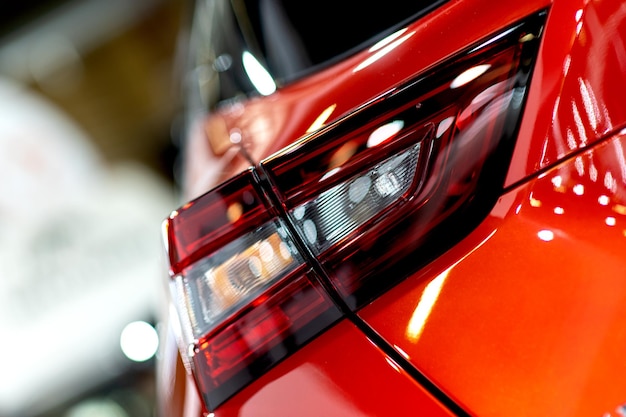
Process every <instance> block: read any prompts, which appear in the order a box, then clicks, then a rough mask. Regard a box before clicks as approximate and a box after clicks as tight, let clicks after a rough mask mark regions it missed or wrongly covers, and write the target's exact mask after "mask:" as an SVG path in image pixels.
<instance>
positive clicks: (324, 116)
mask: <svg viewBox="0 0 626 417" xmlns="http://www.w3.org/2000/svg"><path fill="white" fill-rule="evenodd" d="M335 108H337V104H331V105H330V106H328V107H327V108H326V109H324V111H323V112H322V113H320V115H319V116H317V119H315V121H314V122H313V123H312V124H311V126H309V128H308V129H307V130H306V133H311V132H315V131H316V130H317V129H319V128H321V127H323V126H324V124H325V123H326V121H327V120H328V118H329V117H330V116H331V115H332V114H333V112H334V111H335Z"/></svg>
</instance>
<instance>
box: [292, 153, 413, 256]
mask: <svg viewBox="0 0 626 417" xmlns="http://www.w3.org/2000/svg"><path fill="white" fill-rule="evenodd" d="M420 148H421V143H418V144H416V145H414V146H412V147H411V148H409V149H407V150H405V151H403V152H401V153H399V154H398V155H394V156H393V157H391V158H388V159H386V160H384V161H383V162H381V163H380V164H378V165H376V166H375V167H373V168H372V169H370V170H369V171H368V172H366V173H365V174H361V175H358V176H354V177H352V178H350V179H349V180H348V181H345V182H342V183H340V184H337V185H336V186H334V187H332V188H331V189H329V190H327V191H325V192H323V193H321V194H320V195H319V197H317V198H315V199H313V200H310V201H307V202H306V203H304V204H301V205H299V206H297V207H295V208H294V209H293V210H291V211H290V213H289V214H290V216H291V219H292V221H293V222H294V224H295V225H296V227H297V228H298V230H299V232H300V234H301V235H302V236H303V237H304V239H305V240H306V242H307V243H308V244H309V245H310V247H311V249H312V250H313V252H314V253H315V254H316V255H318V254H320V253H322V252H324V251H325V250H326V249H328V248H329V247H331V246H333V245H335V244H336V243H338V242H339V241H341V240H342V239H344V238H346V237H347V236H349V235H350V234H351V233H352V232H354V231H356V230H357V229H358V228H359V227H361V226H363V225H364V224H365V223H367V222H368V221H369V220H371V219H373V218H374V217H376V215H377V214H380V213H381V212H383V211H384V210H385V209H386V208H388V207H390V206H391V205H393V204H394V203H395V202H396V201H398V200H400V199H401V198H402V197H403V196H404V195H405V194H406V193H407V191H409V189H410V187H411V184H413V182H414V179H415V175H416V169H417V162H418V159H419V156H420Z"/></svg>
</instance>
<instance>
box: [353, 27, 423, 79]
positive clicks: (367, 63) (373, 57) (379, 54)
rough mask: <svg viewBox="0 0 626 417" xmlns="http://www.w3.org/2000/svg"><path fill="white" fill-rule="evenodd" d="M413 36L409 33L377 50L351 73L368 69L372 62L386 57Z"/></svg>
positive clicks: (413, 33)
mask: <svg viewBox="0 0 626 417" xmlns="http://www.w3.org/2000/svg"><path fill="white" fill-rule="evenodd" d="M413 35H415V32H409V33H407V34H406V35H404V36H403V37H401V38H399V39H396V40H395V41H393V42H392V43H390V44H389V45H387V46H385V47H384V48H382V49H381V50H379V51H378V52H376V53H375V54H373V55H371V56H369V57H368V58H366V59H365V60H364V61H363V62H361V63H360V64H359V65H357V66H356V68H354V70H352V72H359V71H361V70H362V69H363V68H366V67H369V66H370V65H372V64H373V63H374V62H376V61H378V60H379V59H381V58H382V57H384V56H385V55H387V54H388V53H389V52H391V51H393V50H394V49H396V48H397V47H398V46H400V45H401V44H403V43H404V42H405V41H406V40H407V39H409V38H410V37H411V36H413Z"/></svg>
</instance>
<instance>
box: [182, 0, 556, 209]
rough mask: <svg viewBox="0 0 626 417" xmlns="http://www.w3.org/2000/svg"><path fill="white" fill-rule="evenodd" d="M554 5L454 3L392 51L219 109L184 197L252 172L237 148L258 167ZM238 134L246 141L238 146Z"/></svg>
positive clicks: (202, 138) (192, 162)
mask: <svg viewBox="0 0 626 417" xmlns="http://www.w3.org/2000/svg"><path fill="white" fill-rule="evenodd" d="M548 6H549V2H548V1H547V0H532V1H525V2H517V3H515V4H513V3H508V2H492V1H489V0H470V1H468V0H463V1H458V0H457V1H450V2H449V3H446V4H444V5H443V6H442V7H441V8H439V9H437V10H435V11H433V12H432V13H430V14H428V15H426V16H425V17H424V18H422V19H420V20H418V21H417V22H415V23H413V24H411V25H410V26H408V27H407V28H406V30H405V31H404V32H402V34H400V36H399V37H398V38H397V39H395V40H394V41H392V42H391V43H389V44H388V45H386V46H385V47H378V48H370V50H367V51H363V52H361V53H359V54H357V55H354V56H352V57H350V58H348V59H346V60H344V61H342V62H340V63H339V64H337V65H334V66H332V67H329V68H327V69H326V70H324V71H321V72H319V73H316V74H313V75H311V76H310V77H307V78H306V79H303V80H301V81H299V82H296V83H294V84H291V85H288V86H286V87H284V88H282V89H279V90H277V92H276V93H274V94H272V95H271V96H268V97H260V98H255V99H252V100H250V101H248V102H246V103H237V104H235V105H234V106H232V107H228V108H224V109H222V110H220V112H218V113H216V114H214V115H211V116H209V118H208V119H207V120H205V121H204V122H203V123H204V128H203V127H201V126H196V127H195V128H194V131H193V132H192V135H191V137H190V139H189V146H188V148H187V150H186V151H187V153H186V157H185V159H186V161H187V162H186V166H185V169H186V171H185V174H184V177H185V183H186V184H187V191H186V193H185V197H186V198H187V199H191V198H193V197H196V196H198V195H199V194H201V193H203V192H204V191H206V190H208V189H210V188H212V187H213V186H215V185H217V184H219V183H220V182H221V181H223V180H224V179H226V178H228V177H230V176H232V175H233V174H236V173H238V172H240V171H241V170H242V169H245V168H246V167H247V166H248V165H249V163H248V162H247V161H245V160H244V159H242V158H241V156H240V155H239V154H238V153H237V152H236V149H239V148H244V149H245V152H246V154H247V155H249V157H250V159H251V161H254V162H258V161H260V160H261V159H263V158H265V157H268V156H270V155H272V154H273V153H275V152H277V151H279V150H280V149H282V148H284V147H285V146H287V145H289V144H291V143H293V142H294V141H295V140H297V139H299V138H302V137H304V136H306V135H307V132H308V131H310V130H311V129H310V128H312V127H313V129H315V127H316V126H320V125H325V124H329V123H332V122H333V121H336V120H337V119H339V118H340V117H341V116H344V115H346V114H348V113H350V112H352V111H354V110H355V109H356V108H358V107H360V106H362V105H363V104H364V103H367V102H369V101H371V100H373V99H375V98H376V97H378V96H380V95H381V94H383V93H384V92H387V91H389V90H390V89H393V88H394V87H395V86H397V85H399V84H401V83H402V82H404V81H406V80H408V79H411V78H413V77H415V75H416V74H418V73H420V72H422V71H424V70H425V69H427V68H430V67H432V66H434V65H435V64H437V63H439V62H441V61H442V60H444V59H445V58H447V57H449V56H451V55H453V54H454V53H456V52H458V51H459V50H461V49H464V48H466V47H467V46H468V45H471V44H473V43H475V42H478V41H479V40H480V39H483V38H485V37H487V36H488V35H491V34H492V33H495V32H497V31H499V30H501V29H502V28H503V27H505V26H507V25H510V24H512V23H513V22H515V21H518V20H520V19H522V18H524V17H526V16H528V15H530V14H532V13H534V12H536V11H538V10H541V9H543V8H545V7H548ZM454 22H463V24H457V23H454ZM433 39H437V41H436V42H433V41H432V40H433ZM200 123H202V122H200ZM205 131H210V132H213V133H214V135H221V136H222V138H215V139H213V143H215V144H218V145H217V146H215V145H214V146H213V147H211V145H210V144H209V141H208V139H207V137H206V134H205V133H204V132H205ZM231 134H234V135H235V136H236V137H237V140H239V139H241V142H236V143H234V144H231V139H230V135H231ZM229 144H230V145H229ZM228 149H230V151H229V150H228ZM214 150H217V152H214ZM223 153H224V154H223ZM222 154H223V155H222ZM233 160H234V161H233ZM231 161H233V162H231Z"/></svg>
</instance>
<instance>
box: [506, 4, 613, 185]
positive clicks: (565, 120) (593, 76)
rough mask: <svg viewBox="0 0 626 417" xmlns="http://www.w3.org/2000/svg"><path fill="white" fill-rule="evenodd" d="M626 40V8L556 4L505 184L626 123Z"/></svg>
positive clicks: (550, 17)
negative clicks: (625, 98) (624, 98)
mask: <svg viewBox="0 0 626 417" xmlns="http://www.w3.org/2000/svg"><path fill="white" fill-rule="evenodd" d="M624 39H626V5H624V3H622V2H619V1H607V0H600V1H569V2H568V1H556V2H554V4H553V6H552V7H551V9H550V14H549V16H548V22H547V26H546V31H545V34H544V38H543V42H542V48H541V50H540V52H539V60H538V62H537V65H536V68H535V71H534V74H533V80H532V88H531V90H530V92H529V97H528V104H527V109H526V111H525V114H524V118H523V121H522V126H521V128H520V133H519V137H518V144H517V148H516V152H515V154H514V155H513V160H512V164H511V167H510V171H509V175H508V178H507V185H511V184H514V183H515V182H517V181H520V180H521V179H523V178H524V177H526V176H528V175H530V174H532V173H534V172H536V171H538V170H540V169H543V168H546V167H548V166H550V165H552V164H554V163H555V162H557V161H559V160H560V159H562V158H563V157H565V156H567V155H570V154H571V153H573V152H575V151H576V150H579V149H582V148H584V147H586V146H589V145H590V144H592V143H594V142H596V141H598V140H599V139H601V138H603V137H605V136H606V135H607V134H609V133H610V132H613V131H615V130H618V129H620V128H621V127H622V126H624V124H626V107H625V106H624V105H623V103H622V95H621V94H620V93H618V92H620V91H626V44H625V43H624Z"/></svg>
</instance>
